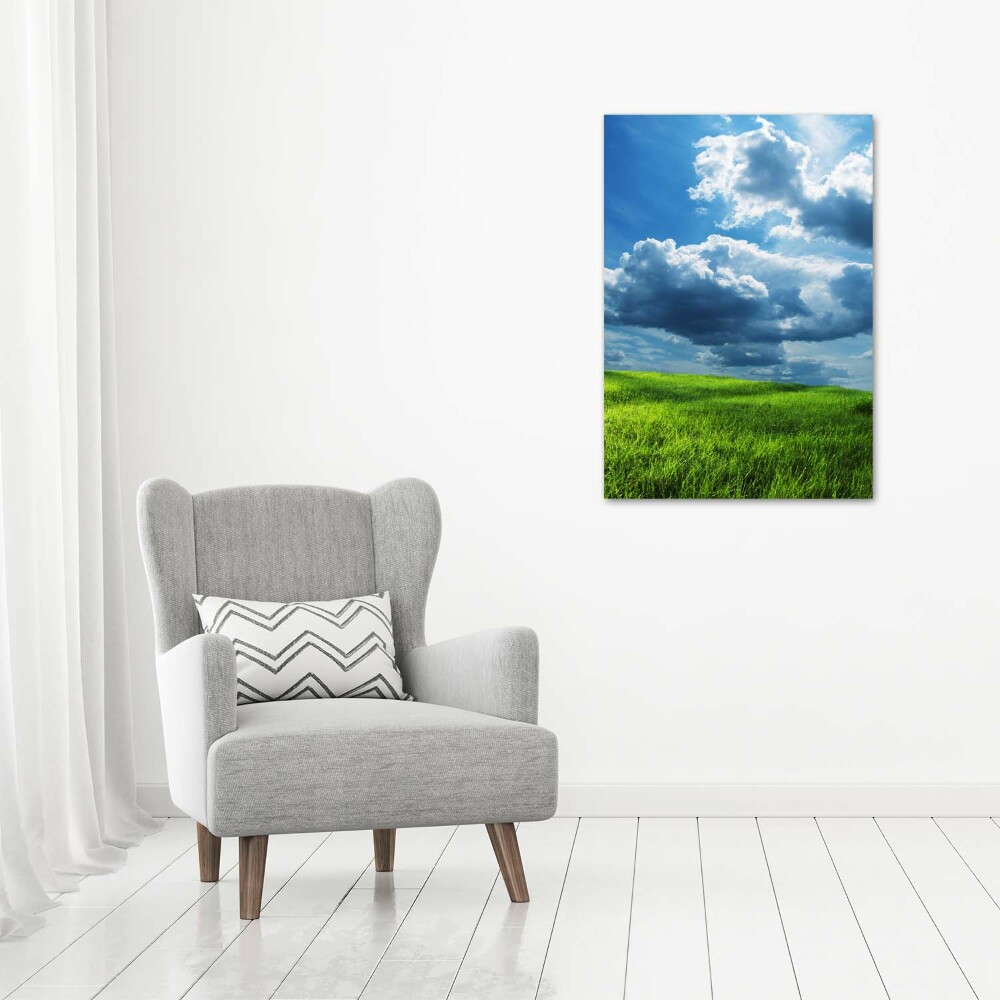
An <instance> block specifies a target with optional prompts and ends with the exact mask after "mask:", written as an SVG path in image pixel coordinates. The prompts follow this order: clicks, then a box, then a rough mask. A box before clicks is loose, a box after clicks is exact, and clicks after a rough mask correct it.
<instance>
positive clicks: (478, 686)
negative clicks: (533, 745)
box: [401, 627, 538, 723]
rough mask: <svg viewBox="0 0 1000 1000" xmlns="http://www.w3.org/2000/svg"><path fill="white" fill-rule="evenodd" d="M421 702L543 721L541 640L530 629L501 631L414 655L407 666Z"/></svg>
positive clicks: (410, 682) (410, 685)
mask: <svg viewBox="0 0 1000 1000" xmlns="http://www.w3.org/2000/svg"><path fill="white" fill-rule="evenodd" d="M401 668H402V672H403V678H404V682H405V684H406V690H407V691H408V692H409V693H410V694H412V695H413V697H414V698H416V699H417V701H429V702H432V703H434V704H436V705H451V706H452V707H453V708H464V709H467V710H468V711H470V712H485V713H486V714H488V715H495V716H498V717H499V718H502V719H514V720H516V721H518V722H531V723H535V722H537V721H538V637H537V636H536V635H535V633H534V632H533V631H532V630H531V629H530V628H520V627H517V628H495V629H488V630H487V631H485V632H476V633H474V634H472V635H464V636H461V637H459V638H457V639H449V640H447V641H446V642H439V643H437V644H436V645H433V646H421V647H418V648H416V649H412V650H410V652H409V653H407V654H406V656H404V657H403V659H402V662H401Z"/></svg>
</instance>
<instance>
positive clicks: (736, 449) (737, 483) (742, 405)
mask: <svg viewBox="0 0 1000 1000" xmlns="http://www.w3.org/2000/svg"><path fill="white" fill-rule="evenodd" d="M604 495H605V496H606V497H613V498H621V499H627V498H632V499H640V498H667V497H684V498H718V499H737V498H750V497H757V498H769V499H802V498H806V499H817V498H823V497H827V498H830V497H833V498H870V497H871V496H872V394H871V393H870V392H862V391H860V390H857V389H843V388H840V387H839V386H808V385H795V384H791V383H784V382H751V381H747V380H744V379H736V378H721V377H717V376H714V375H665V374H662V373H660V372H630V371H621V372H605V373H604Z"/></svg>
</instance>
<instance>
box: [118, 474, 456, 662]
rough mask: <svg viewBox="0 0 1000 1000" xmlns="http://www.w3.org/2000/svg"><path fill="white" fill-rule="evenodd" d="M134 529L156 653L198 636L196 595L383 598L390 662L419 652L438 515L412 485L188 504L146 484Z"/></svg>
mask: <svg viewBox="0 0 1000 1000" xmlns="http://www.w3.org/2000/svg"><path fill="white" fill-rule="evenodd" d="M138 520H139V541H140V545H141V546H142V558H143V561H144V563H145V565H146V576H147V579H148V580H149V591H150V595H151V597H152V600H153V618H154V621H155V623H156V648H157V652H158V653H164V652H166V651H167V650H168V649H172V648H173V647H174V646H176V645H177V644H178V643H179V642H183V641H184V640H185V639H188V638H190V637H191V636H193V635H197V634H198V633H199V632H200V631H201V625H200V623H199V621H198V612H197V610H196V609H195V605H194V600H193V599H192V596H191V595H192V594H212V595H213V596H218V597H242V598H244V599H246V600H251V601H254V600H255V601H283V602H284V601H308V600H336V599H337V598H341V597H359V596H361V595H362V594H372V593H376V592H381V591H388V592H389V597H390V602H391V605H392V624H393V633H394V634H393V638H394V640H395V643H396V656H397V658H400V657H402V655H403V654H404V653H406V652H408V651H409V650H411V649H413V648H414V647H416V646H422V645H424V643H425V639H424V609H425V607H426V604H427V591H428V588H429V586H430V582H431V574H432V573H433V571H434V561H435V559H436V557H437V551H438V543H439V541H440V538H441V510H440V507H439V505H438V501H437V497H436V496H435V494H434V491H433V490H432V489H431V488H430V486H428V485H427V483H425V482H422V481H421V480H419V479H396V480H393V481H392V482H390V483H386V484H385V485H384V486H380V487H379V488H378V489H377V490H374V491H373V492H371V493H355V492H353V491H351V490H340V489H333V488H330V487H322V486H241V487H235V488H233V489H224V490H210V491H209V492H207V493H196V494H194V495H192V494H190V493H188V491H187V490H186V489H184V487H183V486H180V485H179V484H178V483H175V482H173V481H172V480H170V479H150V480H148V481H147V482H145V483H143V484H142V486H141V487H140V488H139V496H138Z"/></svg>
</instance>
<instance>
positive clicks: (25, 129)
mask: <svg viewBox="0 0 1000 1000" xmlns="http://www.w3.org/2000/svg"><path fill="white" fill-rule="evenodd" d="M0 135H2V137H3V138H2V146H0V338H2V340H0V348H2V350H0V937H3V936H6V935H9V934H24V933H28V932H30V931H31V930H32V929H34V928H35V927H36V926H38V924H39V923H40V922H41V921H42V919H43V918H42V917H39V916H38V913H39V911H40V910H43V909H45V908H46V907H48V906H50V905H52V903H51V901H50V897H49V895H48V893H51V892H55V891H65V890H68V889H72V888H73V886H74V885H75V884H76V882H77V881H78V880H79V878H80V877H81V876H82V875H84V874H92V873H98V872H107V871H112V870H114V869H115V868H118V867H119V866H120V865H121V864H122V863H123V862H124V860H125V848H126V847H128V846H129V845H131V844H134V843H136V842H137V841H138V840H139V839H141V837H142V836H143V835H144V834H145V833H148V832H151V831H152V830H154V829H156V826H157V824H156V823H155V821H153V820H151V819H150V817H149V816H148V815H146V814H145V813H144V812H142V811H141V810H140V809H139V808H138V807H137V805H136V798H135V774H134V763H133V752H132V718H131V706H130V691H129V666H130V665H129V662H128V655H127V632H126V627H127V626H126V616H125V595H124V585H123V558H122V528H121V497H120V486H119V477H118V457H117V450H118V449H117V433H118V432H117V413H116V409H115V368H114V324H113V310H112V305H113V303H112V298H113V296H112V291H113V289H112V273H111V242H110V237H111V218H110V204H109V198H110V169H109V145H108V83H107V36H106V22H105V5H104V2H103V0H76V2H73V0H0ZM56 905H58V903H56ZM0 957H2V956H0Z"/></svg>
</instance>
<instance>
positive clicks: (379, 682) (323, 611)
mask: <svg viewBox="0 0 1000 1000" xmlns="http://www.w3.org/2000/svg"><path fill="white" fill-rule="evenodd" d="M193 597H194V601H195V604H196V605H197V607H198V615H199V617H200V618H201V625H202V628H203V629H204V630H205V631H206V632H217V633H219V634H220V635H224V636H227V637H228V638H230V639H231V640H232V642H233V647H234V648H235V650H236V701H237V704H239V705H248V704H254V703H256V702H264V701H290V700H292V699H296V698H300V699H301V698H395V699H397V700H401V701H412V700H413V699H412V698H411V697H410V696H409V695H408V694H406V692H405V691H404V690H403V678H402V676H401V675H400V672H399V668H398V667H397V666H396V651H395V645H394V644H393V641H392V611H391V608H390V606H389V595H388V594H387V593H382V594H371V595H369V596H367V597H351V598H347V599H346V600H340V601H294V602H291V603H288V604H276V603H272V602H270V601H244V600H242V599H240V598H232V597H209V596H206V595H203V594H194V595H193Z"/></svg>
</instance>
